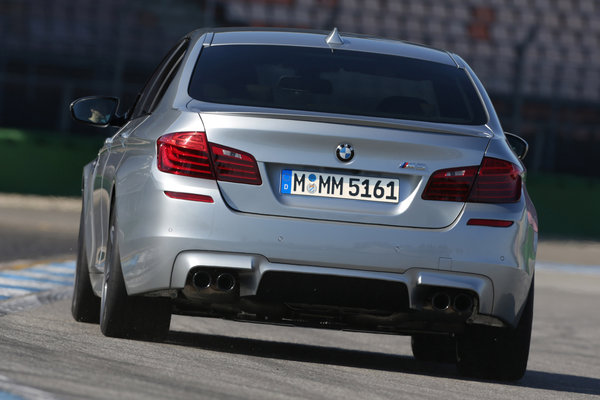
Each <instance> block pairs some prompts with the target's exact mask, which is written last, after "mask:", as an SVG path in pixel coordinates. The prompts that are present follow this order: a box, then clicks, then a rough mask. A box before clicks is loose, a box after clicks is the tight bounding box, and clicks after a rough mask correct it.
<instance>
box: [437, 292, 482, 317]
mask: <svg viewBox="0 0 600 400" xmlns="http://www.w3.org/2000/svg"><path fill="white" fill-rule="evenodd" d="M431 306H432V307H433V309H434V310H436V311H446V310H447V309H449V308H450V307H452V310H454V311H455V312H457V313H464V312H468V311H471V310H472V309H473V298H472V296H470V295H468V294H466V293H458V294H456V295H455V296H454V297H451V296H450V295H449V294H448V293H445V292H438V293H435V294H434V295H433V297H432V298H431Z"/></svg>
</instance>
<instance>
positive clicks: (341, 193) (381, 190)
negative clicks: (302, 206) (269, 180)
mask: <svg viewBox="0 0 600 400" xmlns="http://www.w3.org/2000/svg"><path fill="white" fill-rule="evenodd" d="M281 193H283V194H295V195H302V196H317V197H333V198H337V199H353V200H365V201H378V202H384V203H398V196H399V193H400V181H399V180H398V179H388V178H378V177H371V176H354V175H338V174H323V173H320V172H310V171H297V170H291V169H284V170H282V171H281Z"/></svg>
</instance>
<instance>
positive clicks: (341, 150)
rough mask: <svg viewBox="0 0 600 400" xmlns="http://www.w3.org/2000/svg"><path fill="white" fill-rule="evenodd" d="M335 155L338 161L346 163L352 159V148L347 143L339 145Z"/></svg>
mask: <svg viewBox="0 0 600 400" xmlns="http://www.w3.org/2000/svg"><path fill="white" fill-rule="evenodd" d="M335 155H336V156H337V158H338V160H340V161H342V162H348V161H350V160H352V158H353V157H354V147H352V146H351V145H349V144H348V143H343V144H340V145H338V147H337V149H335Z"/></svg>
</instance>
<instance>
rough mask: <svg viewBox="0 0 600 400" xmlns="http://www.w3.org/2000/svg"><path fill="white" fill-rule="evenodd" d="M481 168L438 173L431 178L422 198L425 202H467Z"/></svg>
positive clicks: (447, 170)
mask: <svg viewBox="0 0 600 400" xmlns="http://www.w3.org/2000/svg"><path fill="white" fill-rule="evenodd" d="M478 169H479V167H466V168H452V169H444V170H440V171H436V172H434V173H433V174H432V175H431V178H429V182H427V187H426V188H425V191H424V192H423V195H422V196H421V197H422V198H423V200H442V201H460V202H465V201H466V200H467V196H468V195H469V192H470V191H471V186H473V181H474V180H475V176H476V175H477V170H478Z"/></svg>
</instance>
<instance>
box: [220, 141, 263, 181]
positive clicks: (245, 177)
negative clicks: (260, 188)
mask: <svg viewBox="0 0 600 400" xmlns="http://www.w3.org/2000/svg"><path fill="white" fill-rule="evenodd" d="M210 151H211V153H212V162H213V166H214V169H215V175H216V176H217V179H218V180H220V181H227V182H239V183H247V184H249V185H260V184H261V183H262V181H261V179H260V173H259V172H258V165H257V164H256V160H255V159H254V157H252V155H250V154H248V153H244V152H243V151H239V150H236V149H232V148H230V147H225V146H221V145H218V144H214V143H211V144H210Z"/></svg>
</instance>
